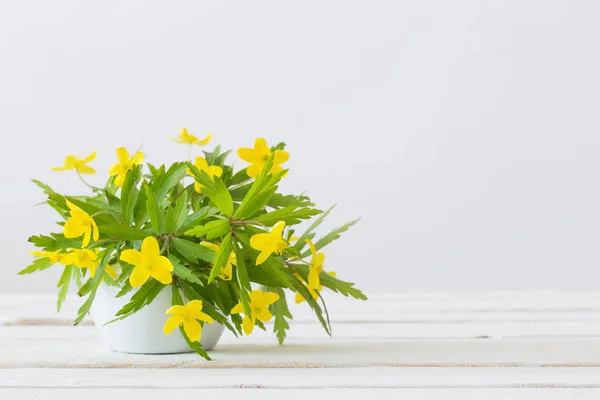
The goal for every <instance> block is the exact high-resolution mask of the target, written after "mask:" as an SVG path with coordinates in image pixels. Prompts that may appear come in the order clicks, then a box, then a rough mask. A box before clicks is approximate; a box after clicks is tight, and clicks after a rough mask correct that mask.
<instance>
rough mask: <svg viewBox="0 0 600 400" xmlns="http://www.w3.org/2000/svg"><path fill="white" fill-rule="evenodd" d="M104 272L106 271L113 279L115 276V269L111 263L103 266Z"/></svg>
mask: <svg viewBox="0 0 600 400" xmlns="http://www.w3.org/2000/svg"><path fill="white" fill-rule="evenodd" d="M104 272H106V273H107V274H108V276H110V277H111V278H113V279H116V278H117V271H115V269H114V268H113V267H112V266H111V265H107V266H106V268H104Z"/></svg>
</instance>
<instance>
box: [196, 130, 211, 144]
mask: <svg viewBox="0 0 600 400" xmlns="http://www.w3.org/2000/svg"><path fill="white" fill-rule="evenodd" d="M211 138H212V134H210V133H209V134H208V135H206V137H205V138H204V139H202V140H197V139H196V141H195V142H194V144H196V145H198V146H206V145H207V144H208V142H210V139H211Z"/></svg>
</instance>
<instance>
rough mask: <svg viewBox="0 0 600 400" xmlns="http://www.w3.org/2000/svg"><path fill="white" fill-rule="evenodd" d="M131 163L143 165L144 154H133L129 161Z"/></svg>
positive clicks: (139, 152)
mask: <svg viewBox="0 0 600 400" xmlns="http://www.w3.org/2000/svg"><path fill="white" fill-rule="evenodd" d="M131 163H132V164H133V165H140V164H143V163H144V153H142V152H141V151H138V152H137V153H135V155H134V156H133V158H132V159H131Z"/></svg>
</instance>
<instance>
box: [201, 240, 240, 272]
mask: <svg viewBox="0 0 600 400" xmlns="http://www.w3.org/2000/svg"><path fill="white" fill-rule="evenodd" d="M200 245H201V246H204V247H208V248H209V249H211V250H212V251H214V252H215V253H217V252H218V251H219V244H214V243H210V242H200ZM232 265H237V258H236V256H235V253H234V252H233V251H232V252H231V254H230V255H229V259H227V262H226V263H225V265H224V266H221V271H220V272H219V275H218V276H219V278H221V279H223V280H224V281H230V280H231V277H232V276H233V267H232Z"/></svg>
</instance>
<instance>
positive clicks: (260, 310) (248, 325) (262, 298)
mask: <svg viewBox="0 0 600 400" xmlns="http://www.w3.org/2000/svg"><path fill="white" fill-rule="evenodd" d="M249 295H250V310H251V311H252V314H251V315H250V316H248V315H246V316H244V320H243V322H242V328H244V333H246V335H249V334H251V333H252V331H253V330H254V324H255V323H256V320H257V319H258V320H260V321H263V322H267V321H268V320H270V319H271V317H272V316H273V315H272V314H271V312H270V311H269V306H270V305H271V304H273V303H275V302H276V301H277V300H279V295H278V294H277V293H273V292H263V291H262V290H253V291H251V292H250V293H249ZM231 313H232V314H242V313H244V306H243V304H242V303H238V304H237V305H236V306H235V307H233V309H232V310H231Z"/></svg>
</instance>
